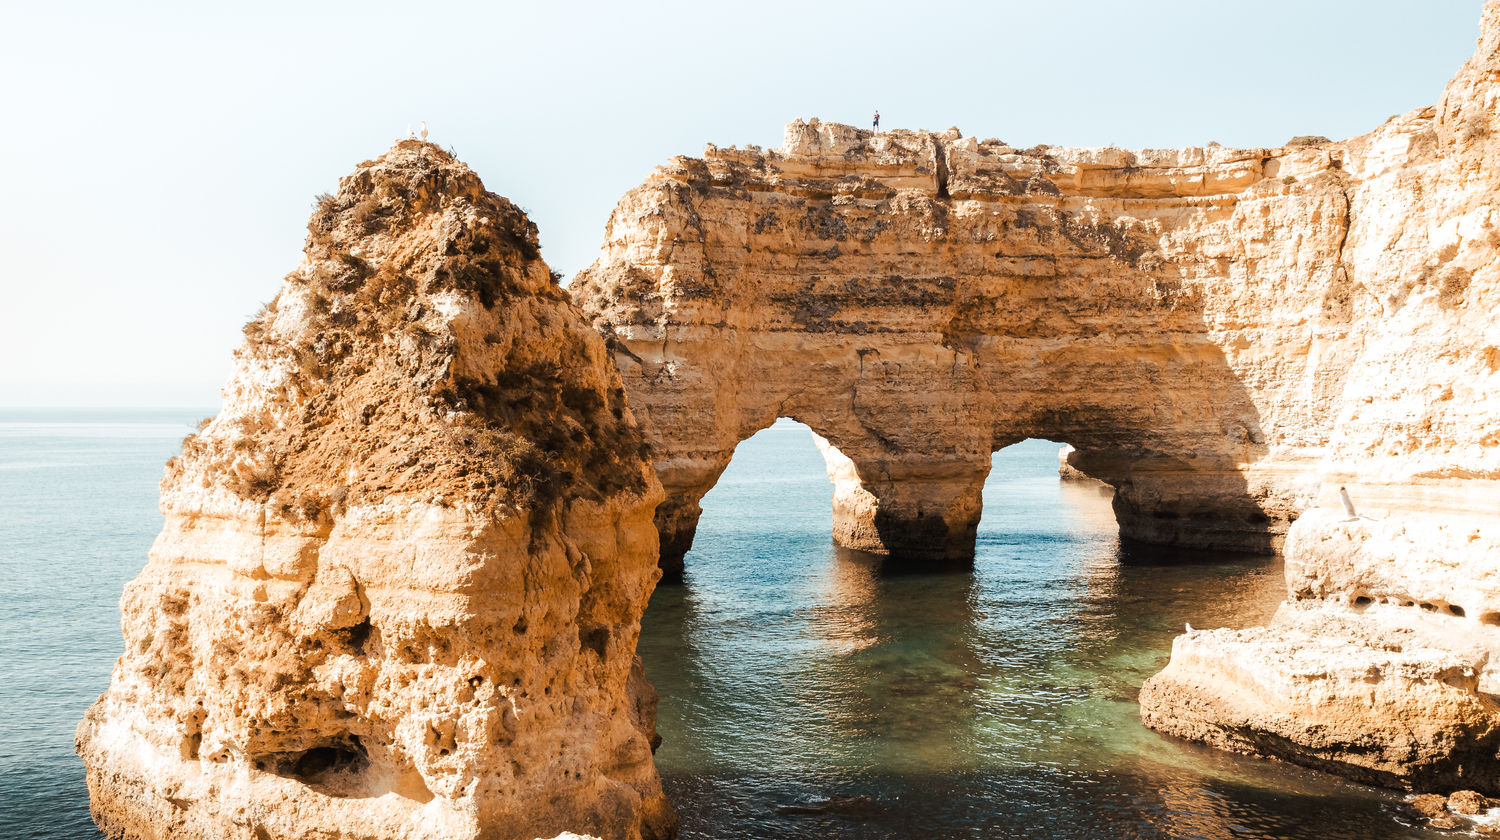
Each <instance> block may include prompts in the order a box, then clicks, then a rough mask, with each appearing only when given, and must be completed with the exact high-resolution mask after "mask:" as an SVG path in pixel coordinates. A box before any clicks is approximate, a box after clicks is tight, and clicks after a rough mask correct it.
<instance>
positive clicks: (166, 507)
mask: <svg viewBox="0 0 1500 840" xmlns="http://www.w3.org/2000/svg"><path fill="white" fill-rule="evenodd" d="M309 231H310V235H309V237H308V240H307V249H306V252H305V256H304V259H303V261H302V263H301V265H299V266H298V267H297V269H296V270H295V271H293V272H292V273H291V274H290V275H288V276H287V277H286V279H285V281H284V283H283V285H282V288H281V292H280V294H279V295H278V296H277V297H276V299H275V300H274V301H273V302H272V303H271V304H270V305H269V306H268V307H267V310H266V311H265V312H264V314H263V315H262V316H260V317H257V318H256V319H255V320H254V321H252V322H251V323H250V324H249V325H247V326H246V328H245V335H246V341H245V343H244V344H243V345H242V346H241V347H240V349H239V350H238V351H237V352H236V354H235V370H234V374H233V376H232V377H231V379H230V381H229V383H228V385H227V386H226V387H225V389H224V406H223V410H222V412H221V413H220V414H219V415H218V416H217V417H216V418H214V419H213V420H212V421H209V422H208V423H207V425H206V426H204V427H203V428H202V429H201V431H199V432H198V433H197V434H195V435H193V436H191V437H189V438H188V439H187V440H186V441H185V442H184V445H183V451H182V454H181V456H180V457H178V458H176V459H174V460H173V461H172V462H171V464H170V465H169V466H168V470H167V474H166V477H165V478H164V480H163V482H162V503H161V506H162V511H163V512H164V513H165V514H166V526H165V528H164V529H163V530H162V532H161V535H160V536H159V537H158V538H157V540H156V543H155V545H154V546H153V547H152V550H151V554H150V560H149V562H148V563H147V565H146V567H145V569H144V570H143V571H142V572H141V574H140V576H139V577H137V578H136V579H135V580H134V581H132V582H131V583H130V584H129V585H128V586H127V587H126V590H125V593H124V596H123V598H122V599H121V612H122V620H123V629H124V637H125V653H124V655H123V656H122V657H121V658H120V660H119V663H118V664H117V665H116V667H115V671H114V676H113V680H112V682H111V684H110V688H109V690H108V691H107V692H106V693H105V694H104V695H103V696H102V697H100V699H99V701H98V702H97V703H96V704H95V705H94V706H93V708H91V709H90V710H89V712H88V716H87V718H86V719H85V720H84V721H83V722H82V724H81V725H80V726H79V729H78V741H77V744H78V750H79V752H80V754H81V755H82V756H83V758H84V761H85V763H86V764H87V768H88V782H89V788H90V791H91V794H92V804H93V811H94V815H95V818H96V819H97V821H98V822H99V824H100V825H101V826H102V827H103V828H104V829H105V831H106V832H107V833H108V834H109V835H110V836H112V837H127V838H203V840H224V839H225V838H244V839H245V840H269V839H270V838H329V837H341V838H372V839H373V838H398V837H399V838H433V839H434V840H437V838H444V840H446V839H447V838H478V837H484V838H530V837H539V836H541V837H551V836H554V835H557V834H559V833H560V832H563V831H577V832H587V833H590V834H595V835H598V836H602V837H606V838H610V840H615V838H642V837H657V836H662V835H664V834H667V833H670V832H671V830H672V826H673V816H672V813H671V811H670V809H669V808H668V806H667V805H666V803H665V800H664V799H663V796H662V793H661V787H660V783H659V781H658V779H657V775H656V770H655V767H654V765H653V763H652V759H651V751H652V743H651V742H652V739H653V737H654V713H655V697H654V693H653V692H652V691H651V688H650V686H649V684H647V683H646V681H645V679H644V677H643V676H642V675H641V674H640V669H639V666H638V665H634V663H635V661H636V660H635V659H634V653H635V646H636V638H637V633H638V631H639V626H640V616H641V612H642V610H643V609H644V608H645V605H646V600H647V597H648V595H649V593H650V592H651V590H652V588H653V586H654V584H655V582H656V580H657V578H658V576H659V572H658V571H657V563H656V553H657V543H656V533H655V530H654V528H653V527H652V524H651V516H652V511H653V509H654V508H655V506H656V503H657V502H658V500H659V499H660V497H661V490H660V487H659V485H658V483H657V481H656V479H655V477H654V475H653V474H652V471H651V469H650V465H649V463H648V462H647V460H646V459H645V457H644V456H643V454H642V452H643V448H642V440H641V436H640V434H639V432H638V431H637V429H636V426H635V423H634V420H633V418H632V417H631V414H630V412H629V410H628V409H627V408H626V406H625V395H624V392H623V391H622V389H621V386H620V377H619V374H618V372H617V371H616V369H615V367H614V365H613V364H612V363H611V360H610V356H609V353H608V351H607V350H606V349H605V346H604V343H603V342H602V341H601V340H600V339H599V336H598V335H597V334H596V333H595V332H594V331H593V330H592V329H591V328H590V327H589V325H588V323H587V322H586V321H585V320H584V318H583V317H582V315H581V314H580V313H579V311H578V310H577V309H576V308H575V307H574V306H573V305H572V303H571V302H570V301H569V300H568V297H567V294H566V293H565V292H563V291H562V290H561V289H560V288H559V287H558V285H557V283H556V282H555V280H554V278H553V277H551V276H550V272H549V271H548V269H547V266H546V265H545V264H544V263H543V262H542V260H541V259H540V258H539V257H538V254H537V239H536V230H535V227H534V226H533V225H532V224H531V223H530V222H529V221H528V220H527V219H526V217H525V216H524V215H523V214H522V213H521V212H520V211H519V210H518V209H516V208H515V206H514V205H512V204H511V203H510V202H508V201H506V200H505V199H504V198H501V197H499V196H496V195H494V194H493V193H489V192H486V191H485V189H484V187H483V185H482V184H481V183H480V181H479V179H478V177H477V176H475V174H474V173H473V172H471V171H470V170H469V169H468V168H467V167H465V166H464V165H463V164H461V163H459V162H457V161H456V160H454V159H453V158H452V157H450V156H449V155H448V154H447V153H445V152H443V151H441V150H440V149H438V148H437V147H436V146H432V145H429V144H425V143H419V142H416V141H404V142H401V143H399V144H397V145H396V146H395V147H394V148H392V149H391V150H390V151H389V152H388V153H386V155H385V156H383V157H381V158H380V159H378V160H375V161H370V162H367V163H364V164H362V165H361V166H360V167H359V168H358V169H357V170H356V171H355V172H354V173H353V174H352V175H350V176H348V177H346V178H345V179H343V181H342V182H341V183H340V187H339V190H338V193H337V195H333V196H325V197H323V198H322V199H321V200H320V202H319V206H318V208H317V210H316V212H315V213H314V214H313V217H312V221H311V222H310V224H309Z"/></svg>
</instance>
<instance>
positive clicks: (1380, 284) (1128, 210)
mask: <svg viewBox="0 0 1500 840" xmlns="http://www.w3.org/2000/svg"><path fill="white" fill-rule="evenodd" d="M1483 29H1484V34H1483V37H1482V38H1481V40H1480V44H1479V49H1478V52H1477V53H1476V55H1475V57H1474V59H1473V60H1471V61H1470V62H1469V63H1468V64H1467V65H1466V66H1465V67H1464V68H1463V70H1462V71H1461V72H1460V73H1459V75H1458V76H1457V77H1456V78H1455V79H1454V80H1453V82H1452V83H1451V84H1450V85H1449V86H1448V88H1447V90H1446V92H1445V93H1444V95H1443V98H1442V100H1441V102H1440V103H1439V104H1438V105H1437V106H1436V107H1431V108H1424V109H1419V110H1417V111H1414V112H1411V113H1408V114H1405V115H1401V116H1398V117H1393V118H1391V120H1389V121H1388V122H1387V123H1386V124H1385V125H1383V126H1381V127H1380V128H1379V129H1377V130H1376V131H1374V132H1372V133H1370V134H1367V135H1364V136H1361V137H1357V138H1354V139H1351V140H1347V141H1342V142H1327V141H1323V140H1321V139H1319V138H1314V139H1311V140H1305V141H1302V142H1293V143H1290V144H1289V145H1287V146H1285V147H1280V148H1266V149H1228V148H1223V147H1218V146H1211V147H1208V148H1189V149H1182V150H1173V151H1161V150H1141V151H1134V152H1131V151H1124V150H1119V149H1099V148H1094V149H1065V148H1057V147H1047V146H1039V147H1036V148H1032V149H1017V148H1013V147H1011V146H1009V145H1007V144H1005V143H1003V142H1001V141H999V140H981V139H977V138H974V137H966V136H964V135H963V134H962V133H961V132H959V131H958V130H957V129H951V130H949V131H946V132H937V133H933V132H917V131H891V132H887V133H883V134H878V135H877V134H872V133H871V132H868V131H863V130H858V129H855V128H851V127H848V126H842V125H832V124H826V123H819V122H817V121H812V122H806V123H805V122H801V121H798V122H794V123H792V124H791V125H790V126H788V128H787V131H786V137H785V141H784V142H783V144H782V146H781V148H780V149H779V150H775V151H769V150H761V149H758V148H753V147H752V148H748V149H743V150H741V149H734V148H730V149H721V148H717V147H714V146H709V147H708V148H707V150H706V151H705V153H704V155H703V157H702V158H687V157H679V158H674V159H673V160H672V161H671V162H669V163H668V164H667V165H665V166H663V167H661V168H659V169H658V170H657V171H656V172H655V173H654V174H653V175H652V176H651V177H650V178H649V180H648V181H647V182H646V183H645V184H643V185H642V186H640V187H638V188H636V189H634V190H632V191H631V192H630V193H628V194H627V195H626V196H625V197H624V199H622V200H621V202H620V204H619V205H618V207H617V208H616V210H615V212H614V214H613V216H612V217H611V219H610V222H609V226H608V229H607V233H606V240H605V244H604V250H603V254H602V255H601V257H600V258H599V260H598V261H597V262H596V263H595V264H594V265H593V266H592V267H591V268H589V269H588V270H587V271H585V272H584V273H583V274H582V275H581V276H580V277H579V278H578V280H577V282H576V283H575V285H574V290H573V293H574V296H575V299H576V300H578V301H579V302H580V303H581V304H582V305H583V307H584V309H585V311H586V312H587V313H588V314H589V316H590V317H591V318H592V319H593V322H594V324H595V325H596V326H597V327H598V328H599V329H600V330H601V331H602V332H603V333H604V334H605V336H606V338H607V339H608V340H609V341H610V343H611V347H612V348H613V349H614V352H615V359H616V361H617V363H618V364H619V366H620V368H621V370H622V371H623V372H624V382H625V387H626V390H627V392H628V393H629V397H630V401H631V404H632V406H633V408H634V409H635V411H636V412H637V415H638V416H639V417H640V418H641V419H642V425H643V429H644V431H645V433H646V435H647V437H648V439H649V440H650V441H651V444H652V446H653V448H654V451H655V458H656V467H657V471H658V473H659V475H660V477H661V480H662V483H663V485H664V487H665V489H666V493H667V499H666V502H665V503H664V504H663V505H662V506H661V507H660V508H659V509H658V511H657V515H656V521H657V525H658V527H659V528H660V529H661V538H662V559H663V564H664V566H666V567H668V571H669V572H671V571H676V570H680V567H681V565H680V564H681V558H682V555H683V553H684V552H685V551H686V550H687V548H688V547H689V546H690V545H691V541H692V534H693V530H694V527H695V524H696V520H697V517H698V514H699V510H700V509H699V506H698V500H699V499H700V498H701V497H702V495H703V494H704V493H705V492H706V491H707V490H708V489H709V488H710V487H712V486H713V484H714V482H715V481H716V480H717V478H718V476H719V474H720V473H721V472H722V470H723V469H724V467H725V465H726V464H727V463H728V461H729V459H730V456H731V454H732V452H733V450H734V447H735V445H736V444H737V443H738V442H739V441H741V440H743V439H745V438H746V437H748V436H749V435H751V434H753V433H754V432H755V431H756V430H758V429H761V428H764V427H766V426H767V425H769V424H770V423H771V422H773V421H774V420H775V419H776V418H777V417H783V416H784V417H792V418H795V419H797V420H799V421H802V422H804V423H807V424H808V425H810V426H811V427H812V428H813V429H814V430H815V431H816V432H817V433H818V434H819V435H820V436H821V438H822V439H823V441H822V444H821V445H822V449H823V452H824V454H825V457H826V458H827V460H828V467H829V474H830V476H831V477H832V478H833V479H834V481H835V484H836V489H835V495H834V517H835V521H834V537H835V539H836V540H838V541H839V542H840V543H843V544H845V545H848V546H851V547H855V548H860V549H865V550H870V551H876V552H888V553H891V554H907V555H916V556H919V557H922V556H925V557H954V556H957V557H964V556H971V555H972V551H973V542H974V533H975V525H976V523H977V520H978V517H979V515H980V511H981V499H980V489H981V487H982V483H983V480H984V477H985V474H986V472H987V471H988V469H989V463H990V454H991V453H992V452H993V451H994V450H996V449H998V448H1000V447H1003V446H1005V445H1007V444H1010V443H1012V442H1015V441H1018V440H1020V439H1023V438H1027V437H1046V438H1051V439H1054V440H1060V441H1065V442H1066V443H1068V444H1071V445H1072V446H1074V447H1076V451H1075V452H1073V453H1072V454H1070V455H1069V456H1068V459H1067V464H1068V466H1070V467H1072V468H1074V469H1076V470H1079V471H1081V472H1082V473H1084V474H1086V475H1089V476H1093V477H1096V478H1100V479H1103V480H1105V481H1107V482H1109V483H1110V484H1113V485H1114V486H1115V487H1116V488H1117V493H1116V495H1115V510H1116V515H1117V517H1118V519H1119V524H1120V530H1121V533H1122V535H1124V536H1126V537H1129V538H1133V539H1136V540H1140V541H1145V542H1150V543H1160V544H1175V545H1185V546H1197V547H1210V548H1221V549H1243V550H1253V551H1266V550H1270V549H1273V548H1275V547H1276V546H1277V545H1278V544H1280V543H1281V542H1282V540H1283V539H1284V538H1285V539H1287V540H1289V543H1288V546H1287V569H1288V584H1289V593H1290V599H1289V601H1288V604H1287V606H1286V607H1285V608H1284V609H1283V610H1282V614H1281V615H1280V616H1279V617H1278V618H1277V620H1276V622H1274V623H1273V624H1272V626H1271V627H1269V628H1262V629H1258V630H1255V631H1246V632H1245V633H1243V634H1234V633H1230V632H1229V631H1210V632H1195V633H1190V634H1189V635H1188V636H1185V637H1183V639H1180V640H1179V642H1178V644H1177V647H1176V649H1175V652H1174V656H1173V659H1172V663H1171V665H1170V666H1169V667H1168V668H1167V670H1166V671H1165V672H1164V673H1163V674H1162V675H1160V676H1158V677H1157V678H1155V679H1153V680H1152V681H1151V682H1150V683H1148V684H1147V686H1146V688H1145V690H1144V691H1143V694H1142V702H1143V707H1144V714H1145V718H1146V720H1147V722H1148V723H1150V724H1151V725H1152V726H1154V727H1157V728H1158V729H1161V730H1163V731H1165V732H1170V733H1174V734H1178V735H1182V736H1186V737H1191V738H1197V739H1201V740H1206V741H1209V742H1211V743H1215V744H1218V745H1220V746H1225V747H1229V748H1233V749H1239V750H1244V751H1248V752H1255V753H1259V754H1265V755H1277V756H1282V757H1285V758H1289V759H1291V760H1295V761H1299V762H1302V763H1306V764H1310V765H1312V766H1318V767H1325V768H1328V769H1334V770H1339V771H1341V772H1347V773H1349V774H1351V775H1355V776H1357V777H1360V778H1366V779H1370V780H1374V781H1379V782H1382V783H1388V784H1396V785H1410V786H1429V787H1432V786H1437V787H1441V786H1443V785H1446V784H1448V783H1449V782H1451V781H1453V780H1455V779H1460V778H1462V779H1464V780H1468V782H1469V783H1470V784H1471V786H1480V787H1483V788H1484V789H1486V790H1493V789H1494V785H1495V779H1496V777H1497V776H1496V773H1495V771H1494V756H1495V752H1496V747H1497V744H1496V742H1495V737H1496V736H1495V734H1494V733H1495V730H1496V726H1495V724H1496V717H1495V710H1494V704H1493V702H1492V701H1491V700H1490V694H1491V693H1492V691H1493V690H1494V676H1493V675H1492V674H1491V668H1492V666H1490V665H1489V663H1490V662H1491V661H1500V659H1497V658H1496V657H1491V656H1490V655H1489V652H1490V651H1491V650H1493V649H1494V646H1493V645H1491V635H1490V634H1491V633H1492V632H1493V631H1492V630H1490V629H1489V628H1490V626H1491V625H1493V624H1500V600H1497V596H1500V589H1497V588H1496V581H1497V580H1500V378H1497V371H1500V319H1497V318H1496V317H1495V312H1496V309H1497V305H1500V288H1497V283H1500V265H1497V261H1496V257H1497V255H1500V247H1497V246H1500V233H1497V229H1496V219H1495V215H1496V213H1495V207H1494V203H1493V201H1494V199H1493V197H1494V196H1495V195H1497V194H1500V192H1497V188H1500V141H1497V139H1496V137H1495V129H1496V126H1495V120H1496V116H1495V115H1496V112H1497V107H1500V102H1497V99H1500V84H1497V75H1500V4H1497V3H1496V2H1493V1H1492V2H1490V3H1488V4H1487V5H1486V8H1485V13H1484V23H1483ZM1340 485H1345V486H1347V487H1348V489H1349V492H1350V493H1351V496H1352V498H1353V499H1354V500H1355V502H1356V505H1357V507H1358V509H1359V511H1360V512H1362V513H1366V514H1370V515H1372V516H1373V517H1375V519H1352V520H1350V519H1349V517H1348V516H1347V515H1346V514H1344V513H1343V512H1342V508H1341V506H1340V504H1339V501H1338V497H1337V492H1338V487H1339V486H1340ZM1299 517H1300V518H1299ZM1346 520H1348V521H1346ZM1293 522H1295V525H1293V524H1292V523H1293ZM1289 528H1290V534H1289V536H1288V529H1289ZM674 567H675V568H674ZM1225 674H1228V675H1231V676H1230V677H1225V676H1223V675H1225Z"/></svg>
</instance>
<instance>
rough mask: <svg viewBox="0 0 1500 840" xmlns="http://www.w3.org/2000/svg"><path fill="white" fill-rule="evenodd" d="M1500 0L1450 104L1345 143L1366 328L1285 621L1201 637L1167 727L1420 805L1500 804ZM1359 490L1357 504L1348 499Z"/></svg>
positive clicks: (1289, 558) (1152, 710)
mask: <svg viewBox="0 0 1500 840" xmlns="http://www.w3.org/2000/svg"><path fill="white" fill-rule="evenodd" d="M1497 81H1500V3H1496V2H1493V0H1492V2H1489V3H1487V4H1486V6H1485V10H1484V15H1483V21H1482V34H1481V37H1480V39H1479V46H1478V50H1477V51H1476V53H1475V55H1474V57H1473V58H1472V59H1471V60H1470V61H1469V62H1468V63H1467V64H1466V65H1465V66H1464V67H1463V69H1462V70H1460V72H1459V73H1458V75H1457V76H1456V77H1455V78H1454V79H1453V81H1452V82H1451V83H1450V84H1449V85H1448V87H1447V89H1446V90H1445V92H1444V94H1443V97H1442V100H1441V102H1440V103H1439V104H1438V106H1437V107H1436V108H1429V109H1425V110H1422V111H1419V112H1416V113H1414V114H1410V115H1407V116H1405V117H1401V118H1397V119H1394V120H1392V121H1391V122H1390V123H1388V124H1387V125H1385V126H1383V127H1382V128H1380V129H1379V130H1377V131H1375V132H1374V133H1372V134H1369V135H1366V136H1365V137H1360V138H1356V139H1354V140H1351V141H1348V142H1347V143H1344V144H1338V146H1339V147H1342V148H1343V149H1345V150H1346V151H1345V152H1344V160H1345V165H1344V169H1345V171H1346V172H1347V173H1348V175H1349V177H1350V178H1351V179H1352V180H1353V181H1354V182H1355V184H1356V186H1355V187H1354V188H1353V189H1352V190H1351V192H1350V195H1351V202H1350V219H1351V222H1350V226H1349V236H1348V240H1347V242H1346V243H1345V246H1344V249H1343V250H1344V254H1345V263H1346V265H1347V266H1348V270H1349V273H1350V276H1351V278H1352V279H1353V280H1354V281H1355V283H1356V284H1357V289H1358V295H1359V296H1361V297H1364V298H1368V299H1369V300H1372V301H1374V302H1375V303H1376V304H1377V305H1378V309H1376V311H1375V312H1374V313H1373V314H1372V315H1371V316H1369V317H1362V318H1360V319H1359V321H1358V322H1357V323H1356V325H1355V330H1356V334H1357V337H1358V340H1359V342H1360V348H1359V351H1358V353H1357V354H1355V355H1354V356H1353V357H1352V359H1351V360H1350V362H1349V363H1348V365H1347V369H1346V372H1345V373H1344V374H1343V383H1344V384H1343V386H1342V390H1341V394H1340V398H1339V400H1338V406H1337V410H1336V412H1335V414H1334V416H1333V423H1332V425H1331V427H1330V428H1329V431H1328V439H1327V442H1326V443H1325V444H1324V449H1325V452H1324V456H1323V461H1322V464H1321V477H1322V479H1323V484H1322V488H1321V490H1320V495H1319V497H1318V500H1317V501H1318V506H1317V507H1316V508H1314V509H1312V510H1309V511H1307V512H1306V513H1305V514H1304V515H1303V516H1302V517H1301V518H1300V519H1298V520H1297V522H1296V523H1295V524H1294V525H1293V526H1292V528H1291V531H1290V533H1289V535H1288V540H1287V546H1286V576H1287V590H1288V600H1287V602H1286V603H1285V604H1283V606H1282V607H1281V608H1280V610H1279V611H1278V613H1277V614H1276V616H1275V618H1274V619H1273V620H1272V622H1271V623H1270V625H1269V626H1267V627H1264V628H1254V629H1251V630H1245V631H1238V632H1236V631H1230V630H1208V631H1203V630H1199V631H1194V632H1191V633H1189V634H1187V635H1186V636H1183V637H1180V638H1179V639H1177V641H1176V642H1175V643H1174V645H1173V649H1172V660H1171V663H1170V664H1169V665H1168V666H1167V668H1166V669H1165V670H1164V671H1163V672H1162V673H1161V674H1159V675H1157V676H1155V677H1153V678H1152V679H1151V680H1150V681H1148V682H1147V683H1146V685H1145V686H1144V688H1143V689H1142V692H1141V705H1142V714H1143V717H1144V718H1145V720H1146V722H1147V723H1148V724H1150V725H1151V726H1153V727H1156V728H1157V729H1160V730H1162V731H1164V732H1169V733H1173V734H1177V735H1183V736H1186V737H1191V738H1197V739H1200V740H1205V741H1207V742H1209V743H1213V744H1217V745H1219V746H1223V747H1227V748H1230V749H1236V750H1240V751H1244V752H1251V753H1258V754H1265V755H1274V756H1278V757H1282V758H1285V759H1289V760H1292V761H1296V762H1298V763H1301V764H1306V765H1309V766H1314V767H1323V768H1325V769H1332V770H1335V771H1337V772H1341V773H1344V774H1346V775H1350V776H1354V777H1356V778H1360V779H1364V780H1366V781H1371V782H1376V783H1380V784H1387V785H1391V786H1397V787H1405V788H1410V789H1415V790H1419V791H1441V792H1449V791H1453V790H1456V789H1461V788H1473V789H1478V790H1480V791H1483V792H1487V793H1496V792H1500V761H1497V753H1500V708H1497V706H1496V701H1495V698H1496V696H1497V695H1500V671H1497V670H1496V668H1497V663H1500V655H1497V654H1500V626H1497V625H1500V375H1497V371H1500V321H1497V320H1496V318H1495V312H1496V311H1497V306H1500V262H1497V256H1500V230H1497V227H1496V225H1497V221H1500V220H1497V213H1496V207H1495V204H1494V197H1495V195H1496V194H1497V188H1500V137H1497V136H1496V133H1495V131H1496V128H1497V126H1496V116H1495V114H1496V104H1497V102H1496V100H1497V97H1500V84H1497ZM1340 485H1345V486H1347V488H1348V491H1349V495H1350V497H1351V499H1352V501H1353V503H1354V505H1355V514H1356V515H1355V516H1352V517H1351V516H1350V515H1348V513H1346V512H1345V511H1344V510H1343V508H1342V506H1341V504H1340V501H1339V498H1338V488H1339V486H1340Z"/></svg>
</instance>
